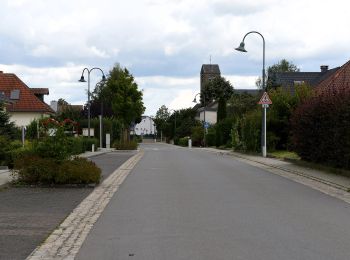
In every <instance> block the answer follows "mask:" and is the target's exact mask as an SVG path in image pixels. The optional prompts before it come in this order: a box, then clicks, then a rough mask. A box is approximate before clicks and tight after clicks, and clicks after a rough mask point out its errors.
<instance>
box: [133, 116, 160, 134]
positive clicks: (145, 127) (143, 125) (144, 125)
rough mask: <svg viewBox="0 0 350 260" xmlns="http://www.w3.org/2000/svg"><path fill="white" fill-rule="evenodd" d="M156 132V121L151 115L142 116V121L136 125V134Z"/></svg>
mask: <svg viewBox="0 0 350 260" xmlns="http://www.w3.org/2000/svg"><path fill="white" fill-rule="evenodd" d="M155 132H157V129H156V127H155V124H154V121H153V120H152V118H150V117H149V116H145V117H142V120H141V122H140V123H138V124H137V125H135V134H137V135H148V134H151V135H153V134H155Z"/></svg>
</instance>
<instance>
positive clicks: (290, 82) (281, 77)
mask: <svg viewBox="0 0 350 260" xmlns="http://www.w3.org/2000/svg"><path fill="white" fill-rule="evenodd" d="M322 67H328V66H321V69H322ZM338 70H339V67H337V68H333V69H330V70H328V69H326V70H323V71H320V72H275V73H273V74H272V75H271V77H270V79H271V80H272V81H273V84H274V85H275V86H281V87H282V88H283V89H286V90H288V91H290V92H292V93H294V91H295V89H294V86H295V84H296V83H300V84H302V83H306V84H308V85H310V86H312V87H315V86H317V85H318V84H319V83H320V82H322V81H324V80H325V79H327V78H329V77H331V76H332V75H333V74H335V73H336V72H337V71H338ZM270 79H269V80H270Z"/></svg>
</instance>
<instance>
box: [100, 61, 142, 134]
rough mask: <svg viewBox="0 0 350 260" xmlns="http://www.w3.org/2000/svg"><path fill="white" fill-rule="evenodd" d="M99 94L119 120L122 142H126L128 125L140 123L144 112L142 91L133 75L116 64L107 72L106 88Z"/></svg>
mask: <svg viewBox="0 0 350 260" xmlns="http://www.w3.org/2000/svg"><path fill="white" fill-rule="evenodd" d="M100 93H101V94H102V95H103V96H104V97H106V98H105V100H107V102H110V104H111V107H112V111H113V115H114V116H115V117H117V118H118V119H120V120H121V123H122V125H123V126H122V127H123V136H122V141H126V139H127V138H128V136H129V130H130V129H129V127H130V125H131V124H132V123H139V122H141V116H142V114H143V112H144V111H145V107H144V106H143V100H142V96H143V93H142V91H140V90H138V86H137V84H136V82H135V81H134V77H133V75H132V74H131V73H130V72H129V71H128V70H127V69H126V68H122V67H120V65H119V64H117V65H115V66H114V68H113V69H112V70H111V71H110V72H109V75H108V78H107V82H106V86H105V87H104V88H103V89H102V91H101V92H100ZM101 94H100V95H101Z"/></svg>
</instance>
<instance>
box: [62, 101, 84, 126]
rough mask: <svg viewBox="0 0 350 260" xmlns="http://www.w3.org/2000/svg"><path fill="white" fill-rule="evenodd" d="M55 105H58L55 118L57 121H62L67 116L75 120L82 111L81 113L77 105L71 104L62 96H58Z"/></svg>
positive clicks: (79, 117) (80, 115)
mask: <svg viewBox="0 0 350 260" xmlns="http://www.w3.org/2000/svg"><path fill="white" fill-rule="evenodd" d="M57 106H58V111H57V116H56V119H57V120H58V121H63V120H65V119H67V118H68V119H72V120H74V121H77V120H79V119H81V117H82V113H83V111H82V109H81V108H79V107H78V106H72V105H71V104H69V103H68V102H67V101H66V100H64V99H63V98H60V99H59V100H58V101H57Z"/></svg>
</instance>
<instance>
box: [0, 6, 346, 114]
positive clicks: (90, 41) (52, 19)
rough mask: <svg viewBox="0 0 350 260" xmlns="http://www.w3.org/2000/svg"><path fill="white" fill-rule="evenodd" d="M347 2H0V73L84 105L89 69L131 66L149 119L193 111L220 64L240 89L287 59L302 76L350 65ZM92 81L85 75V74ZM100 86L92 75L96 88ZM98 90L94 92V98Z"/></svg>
mask: <svg viewBox="0 0 350 260" xmlns="http://www.w3.org/2000/svg"><path fill="white" fill-rule="evenodd" d="M349 10H350V2H349V1H347V0H333V1H328V0H294V1H285V0H245V1H242V0H129V1H125V0H99V1H92V0H84V1H83V0H60V1H52V0H30V1H29V0H0V17H1V18H0V19H1V23H0V71H3V72H5V73H15V74H16V75H17V76H19V77H20V78H21V79H22V80H23V81H24V82H25V83H26V84H27V85H28V86H29V87H33V88H34V87H35V88H38V87H43V88H49V90H50V95H49V96H46V97H45V101H46V102H47V103H50V101H51V100H58V99H59V98H64V99H65V100H66V101H67V102H69V103H71V104H84V103H85V102H86V100H87V83H80V82H78V79H80V76H81V73H82V70H83V69H84V68H85V67H86V68H93V67H99V68H101V69H102V70H103V71H104V72H105V73H106V74H108V72H109V71H110V70H111V69H112V68H113V66H114V65H115V64H117V63H118V64H120V65H121V66H122V67H126V68H127V69H128V70H129V71H130V72H131V73H132V74H133V76H134V77H135V81H136V82H137V84H138V86H139V89H140V90H142V91H143V97H144V104H145V107H146V111H145V115H155V114H156V111H157V110H158V108H159V107H160V106H161V105H166V106H167V107H168V108H169V109H175V110H177V109H181V108H187V107H190V106H193V105H194V104H193V103H192V100H193V98H194V96H195V95H196V94H197V93H198V92H199V89H200V85H199V82H200V80H199V74H200V69H201V66H202V64H209V63H210V62H211V63H212V64H219V66H220V70H221V74H222V76H224V77H225V78H226V79H228V80H229V81H230V82H231V84H232V85H233V87H234V88H236V89H242V88H255V80H256V79H257V78H258V77H259V76H260V75H261V72H262V50H263V44H262V38H261V37H260V36H259V35H258V34H250V35H248V36H247V38H246V39H245V46H246V49H247V51H248V52H247V53H241V52H237V51H235V50H234V48H236V47H238V46H239V43H240V42H241V41H242V38H243V36H244V35H245V34H246V33H248V32H250V31H258V32H260V33H261V34H262V35H263V36H264V38H265V43H266V47H265V50H266V68H267V67H268V66H271V65H273V64H275V63H277V62H278V61H280V60H281V59H287V60H289V61H291V62H293V63H294V64H295V65H296V66H298V67H299V68H300V70H301V71H319V70H320V65H329V67H330V68H333V67H338V66H341V65H343V64H344V63H345V62H347V61H348V60H349V58H350V57H349V56H350V55H349V54H350V34H349V33H348V32H349V28H350V19H349V14H348V13H349ZM85 76H86V75H85ZM100 79H101V73H100V72H99V71H93V72H92V73H91V88H92V89H93V88H94V86H95V84H96V83H97V82H98V81H99V80H100ZM92 89H91V91H92Z"/></svg>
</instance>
